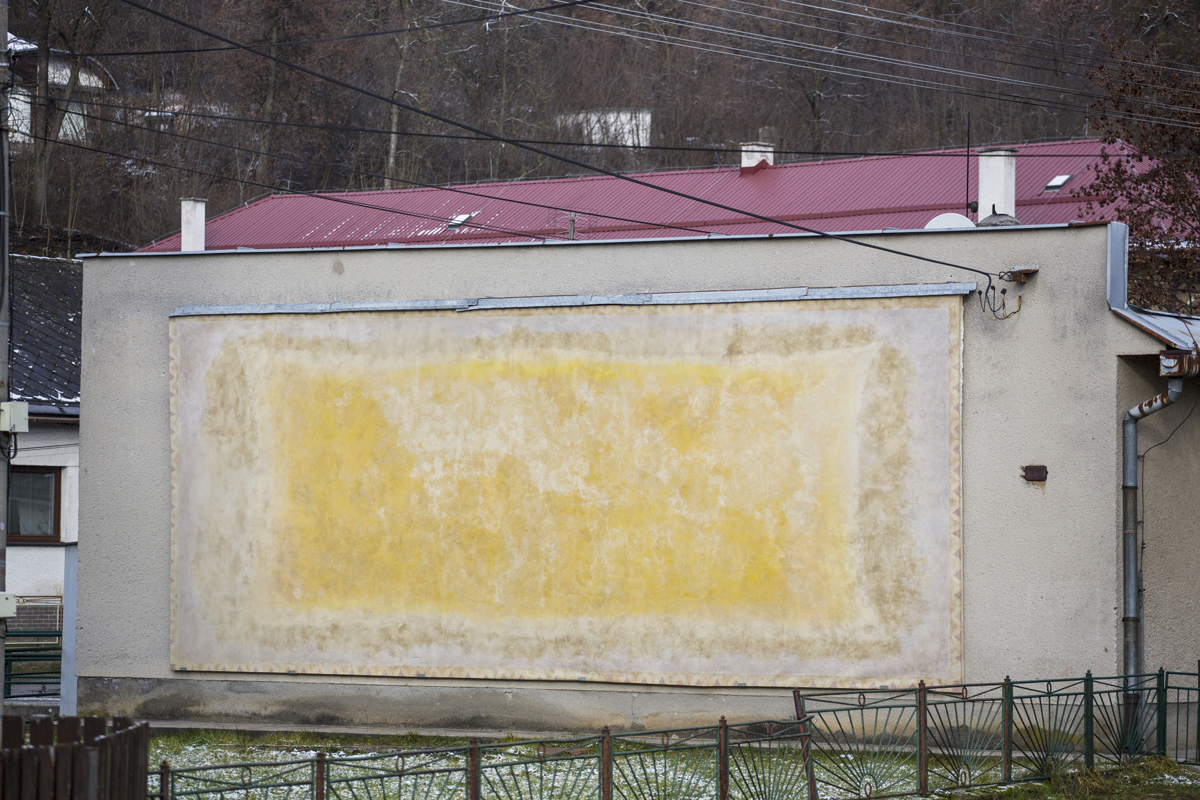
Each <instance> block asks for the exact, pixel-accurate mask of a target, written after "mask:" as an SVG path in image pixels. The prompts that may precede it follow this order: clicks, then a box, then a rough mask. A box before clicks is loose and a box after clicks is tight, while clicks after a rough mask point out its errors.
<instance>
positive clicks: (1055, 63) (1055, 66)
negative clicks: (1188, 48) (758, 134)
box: [679, 0, 1200, 94]
mask: <svg viewBox="0 0 1200 800" xmlns="http://www.w3.org/2000/svg"><path fill="white" fill-rule="evenodd" d="M679 2H681V3H683V4H684V5H690V6H694V7H697V8H701V9H706V10H709V11H716V12H723V13H725V14H732V15H735V16H742V17H747V18H749V19H753V20H756V21H760V22H769V23H776V24H780V25H791V26H795V27H799V28H802V29H805V30H812V31H816V32H819V33H827V34H832V35H835V36H839V37H842V38H854V39H862V40H865V41H870V42H876V43H880V44H885V45H889V46H893V47H901V48H905V49H908V50H914V49H915V50H921V51H926V52H930V53H936V54H939V55H944V54H945V53H946V50H945V49H944V48H937V47H931V46H928V45H921V44H916V43H913V42H900V41H896V40H895V39H885V38H880V37H876V36H868V35H867V34H863V33H857V32H855V31H852V30H840V29H831V28H828V27H825V26H822V25H811V24H805V23H802V22H797V21H794V20H788V19H779V18H776V17H770V16H766V15H763V14H756V13H752V12H748V11H739V10H736V9H733V8H727V7H721V6H716V5H712V4H710V3H705V2H702V0H679ZM728 2H730V3H737V4H741V5H745V6H749V7H752V8H760V9H769V8H770V7H769V6H766V5H764V4H762V3H756V2H752V1H751V0H728ZM790 13H792V14H794V15H796V16H801V17H804V18H808V19H816V20H820V21H826V22H827V21H829V20H827V19H826V18H825V17H821V16H818V15H816V14H809V13H805V12H798V11H792V12H790ZM735 30H736V29H735ZM939 33H947V32H946V31H939ZM993 41H994V42H995V43H997V44H999V43H1001V42H1000V40H993ZM839 52H842V53H845V52H847V51H845V50H844V49H842V48H839ZM954 55H955V56H957V57H959V58H964V59H972V60H981V61H987V62H990V63H993V64H1000V65H1002V66H1009V67H1018V68H1021V69H1030V70H1038V71H1043V72H1050V73H1053V74H1055V75H1059V74H1063V69H1062V67H1063V66H1064V63H1065V64H1066V65H1068V66H1071V67H1074V68H1076V69H1078V70H1080V72H1078V73H1071V72H1067V73H1066V74H1067V75H1068V76H1071V77H1076V78H1083V79H1086V78H1087V77H1088V76H1087V73H1088V72H1089V71H1091V70H1092V69H1094V68H1095V67H1094V64H1092V65H1088V64H1085V63H1083V62H1078V61H1072V60H1070V59H1068V58H1064V57H1063V56H1062V55H1061V54H1060V55H1057V56H1055V57H1053V58H1052V57H1048V56H1036V55H1035V56H1034V58H1038V59H1041V60H1043V61H1046V62H1048V63H1046V64H1031V63H1027V62H1021V61H1010V60H1007V59H1004V58H998V57H997V56H998V55H1009V56H1012V57H1013V58H1017V57H1019V56H1017V55H1016V54H1013V53H1011V52H1005V51H998V50H997V49H995V47H994V45H993V46H992V47H989V48H988V49H987V50H985V51H984V52H982V53H972V52H965V51H960V52H956V53H954ZM1146 66H1150V65H1146ZM1133 83H1134V85H1136V86H1140V87H1144V88H1149V89H1170V88H1174V87H1168V86H1164V85H1162V84H1154V83H1146V82H1144V81H1134V82H1133ZM1056 88H1059V89H1061V88H1062V87H1056ZM1181 91H1183V92H1184V93H1185V94H1200V90H1191V89H1183V90H1181Z"/></svg>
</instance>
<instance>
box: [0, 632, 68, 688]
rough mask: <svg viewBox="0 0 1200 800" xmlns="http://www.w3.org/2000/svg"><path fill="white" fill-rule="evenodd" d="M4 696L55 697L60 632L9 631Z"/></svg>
mask: <svg viewBox="0 0 1200 800" xmlns="http://www.w3.org/2000/svg"><path fill="white" fill-rule="evenodd" d="M5 635H6V637H7V639H8V641H7V642H6V643H5V647H4V699H5V700H7V699H9V698H10V697H57V696H58V693H59V684H60V682H61V680H62V631H61V630H44V631H13V630H10V631H8V633H7V634H5Z"/></svg>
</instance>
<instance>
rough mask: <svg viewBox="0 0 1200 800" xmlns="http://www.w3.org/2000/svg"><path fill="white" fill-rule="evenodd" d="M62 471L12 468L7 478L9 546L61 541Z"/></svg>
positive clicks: (49, 468) (44, 468) (52, 468)
mask: <svg viewBox="0 0 1200 800" xmlns="http://www.w3.org/2000/svg"><path fill="white" fill-rule="evenodd" d="M61 475H62V470H59V469H56V468H54V467H16V466H14V467H10V469H9V474H8V543H9V544H32V543H34V542H57V541H58V540H59V524H58V523H59V521H58V496H59V492H60V491H61V485H60V484H61Z"/></svg>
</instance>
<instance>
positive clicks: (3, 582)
mask: <svg viewBox="0 0 1200 800" xmlns="http://www.w3.org/2000/svg"><path fill="white" fill-rule="evenodd" d="M0 47H3V48H4V49H3V53H2V54H0V359H3V366H0V398H3V400H4V402H5V403H7V402H8V400H9V390H8V361H9V355H8V354H9V352H10V348H11V345H10V325H9V323H10V321H11V319H12V277H11V272H10V270H9V264H8V250H9V240H8V237H9V231H10V230H11V225H12V219H11V210H12V203H11V202H10V194H9V187H8V184H9V180H10V176H9V164H8V127H9V124H10V123H11V121H12V112H11V108H10V106H9V92H10V90H11V87H12V69H11V65H10V64H9V63H8V0H0ZM14 436H15V434H12V433H0V447H3V448H4V458H0V593H4V592H7V591H8V546H7V543H8V452H9V443H10V441H11V440H12V438H13V437H14ZM56 499H57V498H56ZM7 636H8V620H7V619H4V618H0V662H2V660H3V659H4V658H5V650H6V647H7V642H6V641H5V640H6V639H7Z"/></svg>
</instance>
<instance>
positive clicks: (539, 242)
mask: <svg viewBox="0 0 1200 800" xmlns="http://www.w3.org/2000/svg"><path fill="white" fill-rule="evenodd" d="M801 221H803V220H801ZM1103 224H1111V223H1103ZM1078 227H1080V226H1079V225H1078V224H1076V225H1072V224H1071V223H1069V222H1052V223H1046V224H1043V225H1013V226H1011V227H999V228H952V229H940V230H939V229H936V228H934V229H928V230H927V229H925V228H910V229H903V228H895V229H889V230H884V229H882V228H869V229H866V230H858V231H829V233H832V234H836V235H838V236H896V235H900V236H915V235H934V236H940V235H943V234H947V233H949V234H969V233H978V234H985V233H986V234H1002V233H1012V232H1014V231H1017V232H1021V231H1041V230H1052V229H1056V228H1078ZM823 235H824V234H821V233H807V232H803V231H797V232H788V233H708V234H698V235H696V236H638V237H631V238H625V239H575V240H573V241H564V240H562V239H539V238H536V237H534V236H532V235H530V237H529V241H523V242H429V243H416V244H405V243H403V242H389V243H387V244H344V245H326V246H321V245H312V246H309V247H262V248H257V247H237V248H233V249H225V250H217V249H213V250H197V251H186V250H184V251H180V250H154V251H146V252H142V251H136V252H133V253H107V252H101V253H76V254H75V260H86V259H90V258H162V257H168V258H173V257H177V256H190V257H201V258H203V257H209V256H214V255H234V254H236V255H266V254H271V253H337V252H355V251H359V250H392V251H396V250H400V251H404V252H409V251H414V250H445V249H446V248H471V247H474V248H480V247H582V246H584V245H608V244H619V245H627V244H656V243H670V242H676V243H679V242H745V241H764V240H767V239H778V240H780V241H783V240H790V239H819V238H822V237H823Z"/></svg>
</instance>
